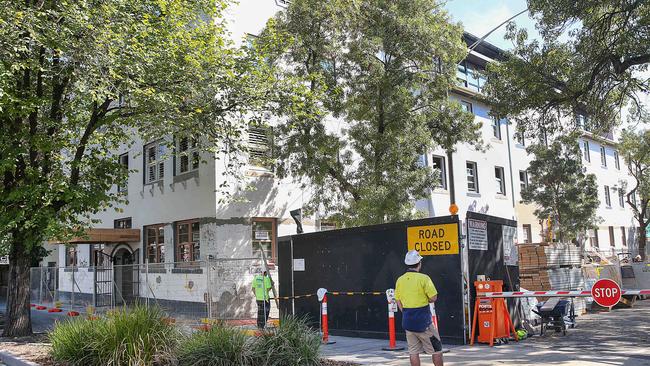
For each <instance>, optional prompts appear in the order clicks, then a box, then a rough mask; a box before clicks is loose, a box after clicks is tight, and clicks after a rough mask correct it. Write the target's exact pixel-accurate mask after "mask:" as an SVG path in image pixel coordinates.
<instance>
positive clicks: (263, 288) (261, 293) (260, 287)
mask: <svg viewBox="0 0 650 366" xmlns="http://www.w3.org/2000/svg"><path fill="white" fill-rule="evenodd" d="M253 289H255V299H256V300H257V301H269V290H270V289H271V278H270V277H269V276H266V277H264V276H261V275H257V276H255V279H254V280H253Z"/></svg>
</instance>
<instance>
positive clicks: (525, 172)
mask: <svg viewBox="0 0 650 366" xmlns="http://www.w3.org/2000/svg"><path fill="white" fill-rule="evenodd" d="M522 173H523V175H524V180H523V181H522V180H521V178H522ZM528 184H529V181H528V170H520V171H519V190H520V193H521V192H523V191H524V190H525V189H527V188H528Z"/></svg>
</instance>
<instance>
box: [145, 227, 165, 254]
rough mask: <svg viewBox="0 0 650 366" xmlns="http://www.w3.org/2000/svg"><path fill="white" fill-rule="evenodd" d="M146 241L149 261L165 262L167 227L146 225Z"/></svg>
mask: <svg viewBox="0 0 650 366" xmlns="http://www.w3.org/2000/svg"><path fill="white" fill-rule="evenodd" d="M144 242H145V245H146V249H145V250H146V252H145V253H146V256H147V262H148V263H165V227H164V226H163V225H151V226H145V227H144Z"/></svg>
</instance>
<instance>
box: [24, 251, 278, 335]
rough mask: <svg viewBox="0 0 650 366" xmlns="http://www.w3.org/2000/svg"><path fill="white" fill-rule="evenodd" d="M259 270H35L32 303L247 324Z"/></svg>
mask: <svg viewBox="0 0 650 366" xmlns="http://www.w3.org/2000/svg"><path fill="white" fill-rule="evenodd" d="M263 268H265V266H264V264H263V261H262V260H261V259H260V258H237V259H213V260H208V261H197V262H180V263H155V264H153V263H151V264H149V263H146V264H131V265H109V266H103V267H76V266H74V267H34V268H32V269H31V303H32V304H33V306H35V307H37V309H38V310H47V311H50V312H59V311H61V312H70V311H72V312H78V313H87V314H93V313H102V312H106V311H109V310H111V309H116V308H122V307H129V306H133V305H135V304H141V305H146V306H154V305H155V306H157V307H160V308H161V309H163V310H164V311H165V312H166V313H167V314H168V316H169V317H170V318H173V319H174V321H177V322H179V323H184V324H199V323H205V322H206V321H212V320H223V321H233V322H247V321H252V320H253V319H255V318H256V316H257V307H256V303H255V296H254V294H253V292H252V291H251V285H252V281H253V278H254V276H255V275H256V274H258V273H261V271H263ZM275 272H276V271H275V270H274V268H271V269H270V275H271V278H272V279H273V280H274V281H275V282H276V283H277V274H276V273H275ZM276 288H277V285H276ZM56 309H60V310H56ZM272 309H273V310H274V313H275V314H274V313H272V314H271V315H272V317H273V315H276V316H277V309H275V307H272Z"/></svg>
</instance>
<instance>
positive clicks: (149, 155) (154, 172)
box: [144, 141, 166, 184]
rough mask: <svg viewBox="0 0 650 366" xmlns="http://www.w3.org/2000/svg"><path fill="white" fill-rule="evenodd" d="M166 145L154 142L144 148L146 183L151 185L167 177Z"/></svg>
mask: <svg viewBox="0 0 650 366" xmlns="http://www.w3.org/2000/svg"><path fill="white" fill-rule="evenodd" d="M165 151H166V149H165V145H163V144H162V142H161V141H156V142H152V143H150V144H148V145H146V146H145V147H144V162H145V172H144V173H145V175H144V183H145V184H149V183H153V182H156V181H159V180H161V179H163V178H164V177H165V164H164V161H163V157H164V155H165Z"/></svg>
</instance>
